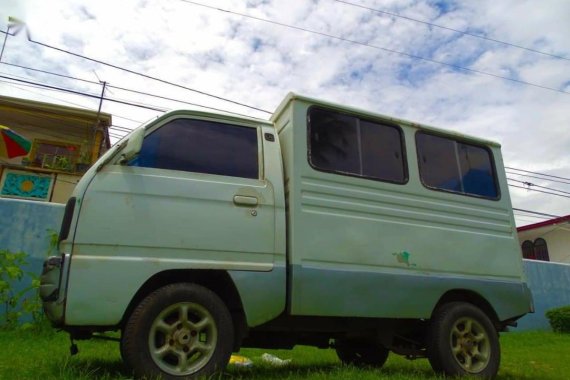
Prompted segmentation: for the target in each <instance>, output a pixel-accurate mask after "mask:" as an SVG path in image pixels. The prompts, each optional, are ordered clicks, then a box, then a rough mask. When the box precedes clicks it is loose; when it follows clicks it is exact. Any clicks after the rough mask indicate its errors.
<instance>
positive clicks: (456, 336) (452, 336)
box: [426, 302, 501, 379]
mask: <svg viewBox="0 0 570 380" xmlns="http://www.w3.org/2000/svg"><path fill="white" fill-rule="evenodd" d="M426 346H427V355H428V359H429V362H430V364H431V367H432V368H433V370H434V371H435V372H437V373H441V374H445V375H447V376H476V377H481V378H484V379H494V378H495V376H497V372H498V371H499V365H500V362H501V348H500V345H499V335H498V333H497V330H496V329H495V327H494V326H493V323H492V322H491V320H490V319H489V317H488V316H487V315H486V314H485V313H484V312H483V311H481V310H480V309H479V308H477V307H476V306H473V305H472V304H469V303H465V302H451V303H448V304H445V305H443V306H441V307H439V308H438V309H437V310H436V311H435V312H434V315H433V317H432V319H431V321H430V325H429V329H428V333H427V342H426Z"/></svg>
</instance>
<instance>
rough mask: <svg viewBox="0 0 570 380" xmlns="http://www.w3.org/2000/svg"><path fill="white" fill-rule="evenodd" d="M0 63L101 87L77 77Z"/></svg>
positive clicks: (9, 64)
mask: <svg viewBox="0 0 570 380" xmlns="http://www.w3.org/2000/svg"><path fill="white" fill-rule="evenodd" d="M0 63H1V64H3V65H7V66H13V67H18V68H20V69H24V70H30V71H36V72H38V73H43V74H49V75H55V76H58V77H62V78H67V79H73V80H77V81H81V82H85V83H90V84H96V85H99V86H100V85H101V83H99V82H95V81H91V80H87V79H82V78H77V77H72V76H69V75H64V74H59V73H54V72H52V71H47V70H40V69H34V68H32V67H27V66H22V65H17V64H15V63H8V62H0Z"/></svg>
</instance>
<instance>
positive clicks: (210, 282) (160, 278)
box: [119, 269, 247, 349]
mask: <svg viewBox="0 0 570 380" xmlns="http://www.w3.org/2000/svg"><path fill="white" fill-rule="evenodd" d="M181 282H188V283H193V284H197V285H201V286H204V287H205V288H207V289H209V290H211V291H213V292H214V293H216V295H217V296H218V297H220V299H221V300H222V301H223V302H224V304H225V305H226V307H227V308H228V310H229V312H230V314H231V317H232V321H233V323H234V334H235V339H234V346H235V347H234V348H236V349H237V348H239V346H240V345H241V341H242V339H243V337H244V336H245V334H246V332H247V322H246V317H245V311H244V308H243V305H242V302H241V298H240V295H239V292H238V290H237V288H236V286H235V284H234V282H233V281H232V279H231V277H230V275H229V274H228V273H227V272H226V271H224V270H207V269H206V270H199V269H173V270H166V271H162V272H159V273H156V274H154V275H153V276H152V277H150V278H149V279H148V280H147V281H145V283H144V284H143V285H142V286H141V287H140V288H139V289H138V290H137V292H136V293H135V295H134V296H133V298H132V299H131V301H130V302H129V305H128V306H127V308H126V310H125V312H124V314H123V317H122V318H121V321H120V324H119V327H120V328H121V329H122V328H124V326H125V324H126V323H127V321H128V319H129V317H130V315H131V314H132V312H133V311H134V309H135V308H136V306H137V305H138V304H139V303H140V302H141V301H142V300H143V299H144V298H145V297H147V296H148V295H149V294H150V293H152V292H153V291H155V290H156V289H159V288H161V287H163V286H166V285H170V284H174V283H181Z"/></svg>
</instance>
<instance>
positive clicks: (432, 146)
mask: <svg viewBox="0 0 570 380" xmlns="http://www.w3.org/2000/svg"><path fill="white" fill-rule="evenodd" d="M416 145H417V150H418V161H419V166H420V176H421V179H422V182H423V183H424V185H426V186H428V187H431V188H435V189H441V190H447V191H453V192H457V193H463V194H469V195H476V196H481V197H486V198H497V197H498V191H497V185H496V182H495V175H494V171H493V164H492V161H491V155H490V152H489V151H488V150H487V149H485V148H482V147H479V146H475V145H470V144H465V143H460V142H457V141H455V140H452V139H448V138H445V137H440V136H434V135H429V134H426V133H418V134H417V135H416Z"/></svg>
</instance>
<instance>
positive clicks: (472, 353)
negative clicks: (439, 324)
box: [449, 317, 491, 373]
mask: <svg viewBox="0 0 570 380" xmlns="http://www.w3.org/2000/svg"><path fill="white" fill-rule="evenodd" d="M449 340H450V347H451V353H452V355H453V358H454V359H455V361H456V362H457V363H458V364H459V365H460V366H461V368H462V369H463V370H465V371H466V372H468V373H480V372H481V371H483V370H484V369H485V368H487V365H488V364H489V361H490V359H491V340H490V339H489V335H488V333H487V331H486V330H485V329H484V328H483V326H482V325H481V324H480V323H479V322H478V321H477V320H475V319H474V318H470V317H463V318H460V319H458V320H457V321H456V322H455V323H454V324H453V327H452V329H451V333H450V337H449Z"/></svg>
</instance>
